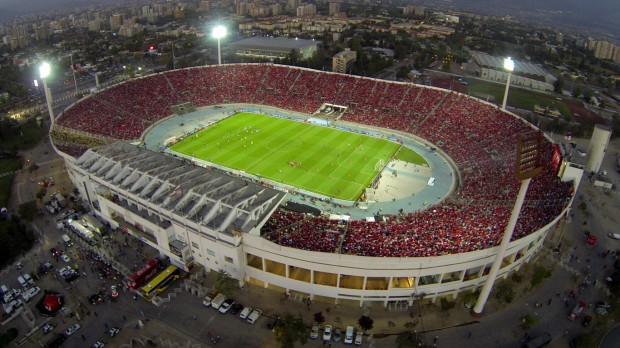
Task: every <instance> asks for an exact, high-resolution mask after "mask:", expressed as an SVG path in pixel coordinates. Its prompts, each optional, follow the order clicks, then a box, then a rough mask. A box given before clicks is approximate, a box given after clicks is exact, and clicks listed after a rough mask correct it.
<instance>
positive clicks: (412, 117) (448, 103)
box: [58, 64, 572, 257]
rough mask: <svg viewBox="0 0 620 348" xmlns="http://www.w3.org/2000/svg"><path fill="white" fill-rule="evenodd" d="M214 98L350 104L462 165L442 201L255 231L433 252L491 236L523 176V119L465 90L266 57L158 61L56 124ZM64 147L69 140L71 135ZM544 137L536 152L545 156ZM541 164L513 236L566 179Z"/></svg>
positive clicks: (105, 123) (309, 244)
mask: <svg viewBox="0 0 620 348" xmlns="http://www.w3.org/2000/svg"><path fill="white" fill-rule="evenodd" d="M183 102H192V103H194V105H196V106H197V107H202V106H208V105H215V104H222V103H251V104H257V105H269V106H275V107H279V108H284V109H288V110H292V111H298V112H305V113H312V112H314V111H316V110H317V109H318V108H319V107H320V106H321V105H322V104H323V103H330V104H336V105H342V106H346V107H348V110H347V111H346V112H345V113H344V115H343V116H342V119H343V120H345V121H350V122H356V123H362V124H366V125H372V126H378V127H384V128H390V129H393V130H397V131H402V132H407V133H411V134H413V135H416V136H419V137H421V138H424V139H426V140H428V141H429V142H431V143H433V144H436V145H437V147H438V148H440V149H442V150H443V151H445V152H446V153H447V154H448V155H449V156H450V157H451V158H452V160H453V161H454V162H455V163H456V165H457V166H458V167H459V170H460V174H461V177H460V179H461V185H460V186H459V188H458V191H457V192H456V193H455V194H454V195H453V197H451V199H449V200H448V201H446V202H444V203H442V204H440V205H437V206H431V207H429V208H428V209H426V210H424V211H420V212H415V213H408V214H401V215H398V216H392V217H391V218H389V219H388V220H387V221H386V222H365V221H349V222H334V221H330V220H328V219H326V218H323V217H314V218H309V217H307V216H306V215H304V214H300V213H291V212H282V211H276V213H274V214H273V215H272V217H271V218H270V220H269V221H268V222H267V223H266V225H265V226H264V227H263V230H262V233H263V235H264V236H265V238H268V239H270V240H272V241H274V242H276V243H278V244H281V245H285V246H290V247H295V248H299V249H305V250H313V251H322V252H339V253H345V254H354V255H365V256H384V257H389V256H394V257H400V256H436V255H443V254H450V253H461V252H467V251H472V250H477V249H482V248H485V247H488V246H491V245H495V244H497V243H499V240H500V238H501V233H502V231H503V229H504V227H505V225H506V223H507V221H508V217H509V215H510V209H511V206H512V204H513V203H514V200H515V197H516V194H517V191H518V189H519V182H518V180H517V179H516V178H515V175H514V165H513V162H514V158H515V153H516V142H517V135H518V134H519V133H523V132H526V131H529V130H531V127H530V125H528V124H527V123H526V122H524V121H522V120H520V119H518V118H515V117H513V116H511V115H509V114H506V113H504V112H502V111H501V110H499V109H498V108H497V107H494V106H492V105H488V104H484V103H481V102H480V101H478V100H476V99H474V98H470V97H468V96H466V95H463V94H459V93H453V92H450V91H445V90H440V89H433V88H425V87H420V86H416V85H412V84H403V83H394V82H387V81H380V80H375V79H369V78H360V77H356V76H350V75H341V74H333V73H325V72H320V71H313V70H308V69H301V68H294V67H284V66H274V65H266V64H245V65H224V66H209V67H198V68H190V69H183V70H174V71H168V72H164V73H159V74H155V75H151V76H147V77H144V78H140V79H137V80H132V81H128V82H125V83H122V84H120V85H116V86H113V87H110V88H108V89H105V90H103V91H101V92H99V93H96V94H95V95H93V96H91V97H90V98H88V99H85V100H83V101H81V102H79V103H77V104H75V105H73V106H72V107H70V108H69V109H67V110H65V112H64V113H63V114H62V115H61V117H60V118H59V120H58V123H59V124H60V125H63V126H65V127H68V128H74V129H78V130H82V131H86V132H90V133H93V134H101V135H105V136H109V137H113V138H117V139H125V140H133V139H137V138H139V137H140V135H141V134H142V133H143V132H144V130H145V129H146V128H147V127H149V126H150V125H151V124H153V123H154V122H156V121H158V120H161V119H163V118H164V117H167V116H168V115H170V114H171V111H170V107H171V106H173V105H175V104H179V103H183ZM63 148H66V149H68V150H70V149H71V147H70V145H69V144H66V143H65V144H64V145H63ZM551 152H552V147H551V144H549V143H547V142H545V143H544V156H543V158H545V159H548V158H550V157H551ZM544 164H545V171H544V172H543V174H541V175H539V176H537V177H536V178H534V179H533V180H532V183H531V185H530V188H529V191H528V194H527V197H526V202H525V205H524V208H523V211H522V214H521V218H520V219H519V221H518V223H517V227H516V231H515V237H514V238H520V237H522V236H525V235H527V234H528V233H531V232H532V231H535V230H537V229H539V228H541V227H543V226H545V225H546V224H548V223H549V222H550V221H551V220H552V219H553V218H554V217H556V216H557V215H558V214H559V213H560V211H561V210H562V209H563V207H564V206H565V204H566V202H567V199H568V198H569V197H570V195H571V194H572V191H571V190H572V189H571V185H570V184H568V183H562V182H560V181H559V179H558V178H557V177H555V176H554V175H553V173H552V172H551V169H550V166H549V164H548V161H545V163H544Z"/></svg>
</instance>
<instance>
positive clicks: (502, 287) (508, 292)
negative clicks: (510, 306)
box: [495, 281, 515, 303]
mask: <svg viewBox="0 0 620 348" xmlns="http://www.w3.org/2000/svg"><path fill="white" fill-rule="evenodd" d="M495 296H496V297H497V300H498V301H499V302H500V303H510V302H512V300H513V299H514V297H515V291H514V290H513V289H512V285H511V284H510V283H509V282H507V281H503V282H501V283H500V284H499V285H498V286H497V291H496V293H495Z"/></svg>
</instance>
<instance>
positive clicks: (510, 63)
mask: <svg viewBox="0 0 620 348" xmlns="http://www.w3.org/2000/svg"><path fill="white" fill-rule="evenodd" d="M504 69H505V70H506V71H508V79H507V80H506V91H505V92H504V101H503V102H502V109H504V110H506V101H507V100H508V89H509V88H510V77H511V76H512V72H513V71H514V70H515V62H514V60H512V59H511V58H510V57H508V58H506V59H504Z"/></svg>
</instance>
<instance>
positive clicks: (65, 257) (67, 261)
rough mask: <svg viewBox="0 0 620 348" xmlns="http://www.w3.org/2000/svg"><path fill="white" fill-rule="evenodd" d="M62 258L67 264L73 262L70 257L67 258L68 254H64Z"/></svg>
mask: <svg viewBox="0 0 620 348" xmlns="http://www.w3.org/2000/svg"><path fill="white" fill-rule="evenodd" d="M60 258H61V259H62V260H63V261H64V262H66V263H69V262H70V261H71V259H70V258H69V256H67V254H62V256H60Z"/></svg>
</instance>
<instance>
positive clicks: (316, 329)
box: [310, 325, 319, 340]
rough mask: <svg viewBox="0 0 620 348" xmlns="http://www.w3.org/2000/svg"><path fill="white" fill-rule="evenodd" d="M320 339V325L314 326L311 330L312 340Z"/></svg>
mask: <svg viewBox="0 0 620 348" xmlns="http://www.w3.org/2000/svg"><path fill="white" fill-rule="evenodd" d="M318 337H319V326H318V325H314V326H312V329H311V330H310V338H312V339H313V340H315V339H317V338H318Z"/></svg>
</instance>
